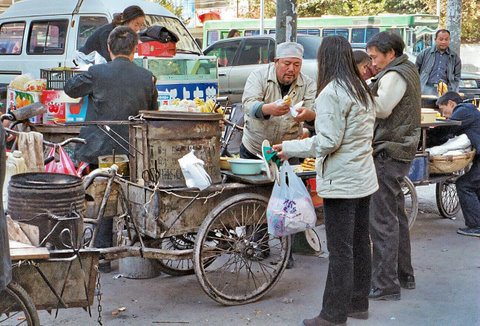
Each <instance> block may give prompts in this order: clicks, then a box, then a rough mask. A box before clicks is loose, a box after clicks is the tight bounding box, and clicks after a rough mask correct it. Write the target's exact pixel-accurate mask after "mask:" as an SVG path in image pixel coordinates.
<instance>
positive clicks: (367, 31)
mask: <svg viewBox="0 0 480 326" xmlns="http://www.w3.org/2000/svg"><path fill="white" fill-rule="evenodd" d="M378 32H380V29H379V28H371V27H369V28H352V43H367V42H368V41H370V39H371V38H372V36H373V35H375V34H377V33H378Z"/></svg>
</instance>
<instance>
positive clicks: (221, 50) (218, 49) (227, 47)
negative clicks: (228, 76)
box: [205, 40, 241, 67]
mask: <svg viewBox="0 0 480 326" xmlns="http://www.w3.org/2000/svg"><path fill="white" fill-rule="evenodd" d="M240 41H241V40H235V41H231V42H220V43H217V44H214V45H212V46H211V47H210V48H209V49H207V50H206V51H205V55H209V56H215V57H217V60H218V66H219V67H227V66H231V65H232V64H233V60H234V59H235V52H237V49H238V47H239V46H240Z"/></svg>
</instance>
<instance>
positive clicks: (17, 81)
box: [8, 73, 34, 91]
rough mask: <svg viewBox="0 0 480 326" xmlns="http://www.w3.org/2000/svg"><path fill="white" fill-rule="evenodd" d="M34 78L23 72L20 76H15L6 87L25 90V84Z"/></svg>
mask: <svg viewBox="0 0 480 326" xmlns="http://www.w3.org/2000/svg"><path fill="white" fill-rule="evenodd" d="M32 80H34V78H33V75H32V74H30V73H28V74H23V75H20V76H17V77H15V78H14V79H13V80H12V81H11V82H10V84H9V85H8V87H10V88H13V89H16V90H19V91H26V90H27V88H26V84H27V83H28V82H30V81H32Z"/></svg>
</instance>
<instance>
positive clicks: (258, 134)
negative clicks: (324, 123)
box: [240, 42, 317, 159]
mask: <svg viewBox="0 0 480 326" xmlns="http://www.w3.org/2000/svg"><path fill="white" fill-rule="evenodd" d="M276 54H277V55H276V57H275V61H274V62H273V63H270V64H269V65H267V66H266V67H262V68H260V69H258V70H255V71H253V72H252V73H251V74H250V76H249V77H248V79H247V83H246V85H245V90H244V93H243V98H242V102H243V109H244V111H245V129H244V131H243V138H242V145H241V146H240V157H242V158H251V159H252V158H253V159H257V158H258V157H257V154H259V155H261V152H262V142H263V141H264V140H265V139H266V140H268V141H269V142H270V144H279V143H281V142H282V141H284V140H291V139H298V138H300V137H301V136H302V132H303V129H302V122H303V121H310V122H312V123H313V121H314V120H315V111H314V110H313V107H314V102H315V95H316V91H317V90H316V84H315V82H314V81H313V80H312V79H311V78H309V77H308V76H306V75H304V74H303V73H301V72H300V70H301V68H302V60H303V46H302V45H301V44H298V43H295V42H285V43H282V44H280V45H278V46H277V51H276ZM285 96H288V98H289V99H290V101H291V105H295V104H297V103H298V102H300V101H303V106H302V107H301V108H299V109H298V110H297V113H298V115H297V116H296V117H295V118H294V117H293V116H292V114H291V112H290V106H289V105H288V103H287V104H286V103H283V102H282V101H281V100H282V99H283V98H284V97H285ZM279 100H280V101H279ZM287 102H288V101H287Z"/></svg>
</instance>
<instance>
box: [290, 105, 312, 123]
mask: <svg viewBox="0 0 480 326" xmlns="http://www.w3.org/2000/svg"><path fill="white" fill-rule="evenodd" d="M312 120H315V112H314V111H312V110H309V109H307V108H298V109H297V116H296V117H295V121H297V122H302V121H312Z"/></svg>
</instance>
